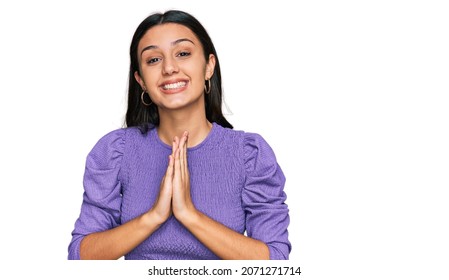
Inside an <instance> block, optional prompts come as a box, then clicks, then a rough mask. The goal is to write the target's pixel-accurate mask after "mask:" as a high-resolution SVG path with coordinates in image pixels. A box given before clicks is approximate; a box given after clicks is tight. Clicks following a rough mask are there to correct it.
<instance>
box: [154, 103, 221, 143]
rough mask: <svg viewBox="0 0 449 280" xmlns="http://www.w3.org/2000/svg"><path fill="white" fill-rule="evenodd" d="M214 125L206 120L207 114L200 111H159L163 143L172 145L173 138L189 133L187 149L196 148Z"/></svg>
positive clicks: (159, 131) (158, 129)
mask: <svg viewBox="0 0 449 280" xmlns="http://www.w3.org/2000/svg"><path fill="white" fill-rule="evenodd" d="M211 128H212V124H211V123H210V122H209V121H208V120H207V119H206V112H205V110H204V106H203V109H202V110H201V109H200V110H198V109H195V110H188V109H187V110H186V109H183V110H170V111H166V110H161V109H159V126H158V128H157V132H158V135H159V138H160V139H161V141H162V142H164V143H166V144H167V145H170V146H171V145H172V142H173V138H174V137H175V136H178V137H179V138H180V137H181V136H182V134H183V133H184V131H188V132H189V140H188V142H187V147H189V148H190V147H195V146H196V145H198V144H200V143H201V142H202V141H203V140H204V139H205V138H206V137H207V135H208V134H209V132H210V130H211Z"/></svg>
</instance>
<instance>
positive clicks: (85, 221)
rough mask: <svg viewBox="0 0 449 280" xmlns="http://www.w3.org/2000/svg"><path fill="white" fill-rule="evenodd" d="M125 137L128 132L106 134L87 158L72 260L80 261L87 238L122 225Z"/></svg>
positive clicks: (74, 232) (72, 246)
mask: <svg viewBox="0 0 449 280" xmlns="http://www.w3.org/2000/svg"><path fill="white" fill-rule="evenodd" d="M124 134H125V130H124V129H119V130H115V131H112V132H110V133H108V134H106V135H105V136H103V137H102V138H101V139H100V140H99V141H98V142H97V144H96V145H95V146H94V148H93V149H92V150H91V152H90V153H89V155H88V156H87V159H86V168H85V172H84V179H83V185H84V194H83V202H82V205H81V213H80V216H79V218H78V219H77V220H76V222H75V229H74V230H73V231H72V240H71V242H70V244H69V248H68V251H69V254H68V259H71V260H76V259H80V244H81V241H82V239H83V238H84V237H85V236H86V235H88V234H90V233H94V232H99V231H104V230H108V229H111V228H114V227H116V226H118V225H119V224H120V208H121V203H122V198H121V183H120V180H119V174H120V167H121V162H122V158H123V150H124V136H125V135H124Z"/></svg>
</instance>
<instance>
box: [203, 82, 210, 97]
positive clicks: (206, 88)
mask: <svg viewBox="0 0 449 280" xmlns="http://www.w3.org/2000/svg"><path fill="white" fill-rule="evenodd" d="M206 82H207V84H204V92H205V93H206V94H209V93H210V89H211V87H210V79H209V80H206ZM206 85H207V86H206Z"/></svg>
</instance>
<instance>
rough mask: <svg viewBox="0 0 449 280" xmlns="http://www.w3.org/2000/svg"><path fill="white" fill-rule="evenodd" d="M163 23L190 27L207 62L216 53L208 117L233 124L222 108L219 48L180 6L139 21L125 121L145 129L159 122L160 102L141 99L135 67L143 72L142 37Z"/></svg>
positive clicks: (220, 123)
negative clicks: (152, 102)
mask: <svg viewBox="0 0 449 280" xmlns="http://www.w3.org/2000/svg"><path fill="white" fill-rule="evenodd" d="M164 23H177V24H181V25H184V26H185V27H187V28H189V29H190V30H191V31H192V32H193V33H194V34H195V35H196V36H197V38H198V39H199V41H200V42H201V44H202V46H203V50H204V57H205V58H206V62H208V61H209V54H213V55H214V56H215V69H214V74H213V75H212V78H211V79H210V93H209V94H204V98H205V105H206V118H207V120H208V121H210V122H216V123H217V124H219V125H221V126H223V127H228V128H233V127H232V125H231V124H230V123H229V122H228V121H227V120H226V118H225V117H224V116H223V113H222V110H221V105H222V88H221V73H220V63H219V61H218V56H217V52H216V51H215V47H214V44H213V43H212V40H211V38H210V37H209V35H208V34H207V31H206V29H204V27H203V26H202V25H201V23H200V22H199V21H198V20H197V19H196V18H194V17H193V16H192V15H190V14H188V13H186V12H182V11H177V10H170V11H167V12H165V13H164V14H162V13H156V14H153V15H150V16H149V17H147V18H146V19H145V20H144V21H142V23H140V25H139V26H138V27H137V29H136V32H135V33H134V36H133V39H132V41H131V47H130V58H131V65H130V69H129V85H128V110H127V112H126V121H125V122H126V123H125V125H126V126H127V127H131V126H137V127H139V128H140V130H141V131H142V133H146V132H148V130H149V128H150V127H154V126H158V125H159V113H158V109H157V106H156V105H155V104H151V105H150V106H145V105H144V104H143V103H142V100H141V94H142V88H141V87H140V85H139V83H138V82H137V81H136V79H135V78H134V73H135V72H136V71H139V74H141V73H140V70H139V69H140V68H139V60H138V58H137V55H138V54H137V46H138V45H139V42H140V40H141V39H142V37H143V36H144V35H145V33H146V32H147V31H148V30H149V29H150V28H151V27H153V26H156V25H160V24H164ZM141 76H142V75H141ZM145 102H148V101H145Z"/></svg>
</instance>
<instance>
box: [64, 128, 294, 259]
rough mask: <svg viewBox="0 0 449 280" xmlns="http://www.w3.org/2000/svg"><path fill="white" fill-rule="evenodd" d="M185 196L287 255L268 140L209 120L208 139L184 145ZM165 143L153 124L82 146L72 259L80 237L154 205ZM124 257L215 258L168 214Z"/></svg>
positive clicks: (284, 211) (280, 185) (279, 186)
mask: <svg viewBox="0 0 449 280" xmlns="http://www.w3.org/2000/svg"><path fill="white" fill-rule="evenodd" d="M187 153H188V155H187V160H188V166H189V172H190V185H191V196H192V201H193V203H194V205H195V206H196V208H197V209H198V210H199V211H201V212H202V213H204V214H206V215H207V216H209V217H210V218H212V219H214V220H215V221H218V222H220V223H222V224H223V225H225V226H227V227H229V228H231V229H233V230H234V231H237V232H239V233H244V232H245V231H246V234H247V235H248V236H250V237H252V238H255V239H258V240H261V241H263V242H265V243H266V244H267V246H268V248H269V250H270V259H288V256H289V253H290V250H291V245H290V242H289V240H288V232H287V227H288V225H289V215H288V208H287V205H286V204H285V199H286V195H285V193H284V191H283V189H284V184H285V177H284V174H283V173H282V170H281V168H280V167H279V165H278V164H277V162H276V158H275V155H274V153H273V151H272V149H271V148H270V146H269V145H268V144H267V143H266V142H265V140H264V139H263V138H262V137H261V136H260V135H258V134H253V133H245V132H243V131H236V130H232V129H227V128H223V127H221V126H220V125H218V124H216V123H213V127H212V130H211V131H210V133H209V135H208V136H207V138H206V139H205V140H204V141H203V142H202V143H201V144H199V145H197V146H195V147H192V148H188V151H187ZM170 154H171V146H169V145H167V144H165V143H163V142H162V141H161V140H160V139H159V136H158V135H157V130H156V129H151V130H150V131H149V132H148V133H147V134H142V133H141V132H140V131H139V130H138V129H137V128H124V129H118V130H115V131H112V132H110V133H108V134H107V135H105V136H104V137H103V138H101V139H100V140H99V141H98V143H97V144H96V145H95V146H94V148H93V149H92V151H91V152H90V153H89V155H88V157H87V160H86V170H85V175H84V190H85V191H84V194H83V203H82V206H81V213H80V216H79V218H78V219H77V221H76V223H75V229H74V230H73V232H72V241H71V242H70V245H69V256H68V258H69V259H79V258H80V255H79V248H80V243H81V240H82V239H83V238H84V236H86V235H88V234H90V233H93V232H98V231H104V230H108V229H111V228H113V227H116V226H118V225H120V224H123V223H126V222H127V221H129V220H132V219H133V218H135V217H137V216H139V215H141V214H143V213H144V212H146V211H148V210H149V209H150V208H151V207H152V205H153V204H154V202H155V200H156V198H157V196H158V194H159V186H160V183H161V180H162V177H163V176H164V174H165V171H166V167H167V165H168V156H169V155H170ZM125 259H194V260H199V259H218V257H217V256H216V255H215V254H214V253H212V252H211V251H210V250H209V249H207V248H206V247H205V246H204V245H203V244H202V243H201V242H199V241H198V240H197V239H196V238H195V236H193V235H192V234H191V233H190V232H189V231H188V230H187V229H186V228H185V227H184V226H183V225H182V224H181V223H179V222H178V221H177V220H176V218H175V217H174V216H171V217H170V218H169V219H168V220H167V221H166V222H165V223H164V224H163V225H162V226H161V227H159V229H158V230H156V231H155V232H154V233H153V234H152V235H151V236H150V237H149V238H147V239H146V240H145V241H144V242H142V243H141V244H140V245H139V246H137V247H136V248H135V249H134V250H132V251H131V252H130V253H128V254H127V255H125Z"/></svg>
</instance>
